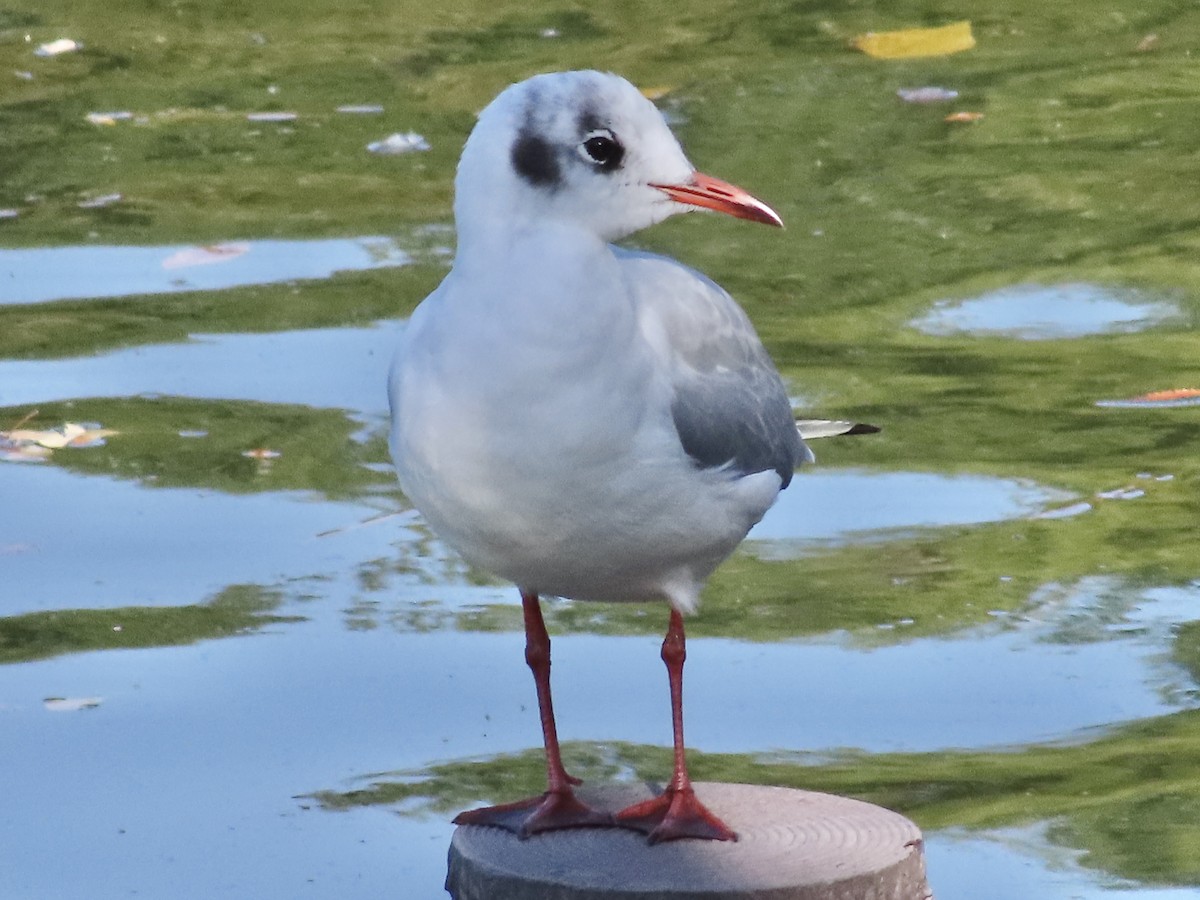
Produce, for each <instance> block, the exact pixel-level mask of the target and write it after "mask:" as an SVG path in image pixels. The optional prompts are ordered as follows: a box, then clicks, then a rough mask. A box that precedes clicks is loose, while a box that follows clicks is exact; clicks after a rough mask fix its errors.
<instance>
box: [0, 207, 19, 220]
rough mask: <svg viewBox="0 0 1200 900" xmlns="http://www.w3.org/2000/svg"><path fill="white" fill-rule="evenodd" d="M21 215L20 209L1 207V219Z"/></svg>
mask: <svg viewBox="0 0 1200 900" xmlns="http://www.w3.org/2000/svg"><path fill="white" fill-rule="evenodd" d="M19 215H21V211H20V210H19V209H0V221H3V220H4V219H15V218H17V217H18V216H19Z"/></svg>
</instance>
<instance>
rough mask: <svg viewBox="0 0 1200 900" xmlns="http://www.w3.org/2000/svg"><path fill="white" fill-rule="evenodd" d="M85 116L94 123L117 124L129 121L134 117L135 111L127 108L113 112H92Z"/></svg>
mask: <svg viewBox="0 0 1200 900" xmlns="http://www.w3.org/2000/svg"><path fill="white" fill-rule="evenodd" d="M85 118H86V119H87V120H88V121H89V122H91V123H92V124H93V125H116V124H117V123H118V122H127V121H129V120H130V119H132V118H133V113H131V112H129V110H126V109H121V110H114V111H113V112H90V113H88V114H87V116H85Z"/></svg>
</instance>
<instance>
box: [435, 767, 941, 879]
mask: <svg viewBox="0 0 1200 900" xmlns="http://www.w3.org/2000/svg"><path fill="white" fill-rule="evenodd" d="M695 787H696V794H697V795H698V796H699V798H700V799H701V801H703V802H704V803H705V804H706V805H707V806H708V807H709V808H710V809H711V810H712V811H713V812H714V813H716V814H717V815H718V816H720V817H721V818H722V819H723V820H724V821H725V823H726V824H728V825H729V826H730V827H731V828H732V829H733V830H734V831H735V832H737V834H738V840H737V841H736V842H722V841H699V840H681V841H672V842H667V843H662V844H656V845H654V846H651V845H649V844H647V842H646V838H645V836H644V835H641V834H639V833H637V832H634V831H629V830H627V829H622V828H615V827H613V828H572V829H564V830H562V831H552V832H547V833H543V834H537V835H534V836H532V837H530V838H528V839H527V840H520V839H519V838H517V836H516V835H515V834H512V833H511V832H508V831H504V830H502V829H499V828H490V827H483V826H476V825H467V826H462V827H459V828H458V829H457V830H456V831H455V832H454V837H453V839H452V841H451V844H450V860H449V874H448V875H447V878H446V890H447V891H449V892H450V895H451V896H452V897H453V898H454V900H692V898H703V900H885V898H886V900H928V898H929V897H930V896H931V894H930V892H929V888H928V886H927V884H926V881H925V858H924V852H923V844H922V839H921V832H920V830H919V829H918V828H917V826H916V825H914V824H913V823H912V822H910V821H909V820H908V819H906V818H904V817H903V816H901V815H899V814H898V813H894V812H891V811H890V810H886V809H883V808H881V807H878V806H873V805H872V804H870V803H864V802H862V801H860V800H851V799H849V798H846V797H837V796H834V795H832V794H820V793H814V792H811V791H798V790H792V789H790V788H779V787H767V786H760V785H748V784H718V783H707V782H700V783H697V784H696V785H695ZM579 796H580V798H581V799H583V800H585V801H587V802H588V803H590V804H592V805H594V806H596V807H599V808H601V809H607V810H612V811H616V810H618V809H622V808H624V807H625V806H628V805H629V804H631V803H636V802H638V801H639V800H645V799H647V798H649V797H650V796H652V792H651V790H650V789H649V788H648V787H647V786H645V785H638V784H619V785H606V786H600V787H596V788H591V789H589V790H580V792H579Z"/></svg>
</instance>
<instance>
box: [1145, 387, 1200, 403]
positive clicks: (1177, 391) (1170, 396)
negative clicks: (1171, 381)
mask: <svg viewBox="0 0 1200 900" xmlns="http://www.w3.org/2000/svg"><path fill="white" fill-rule="evenodd" d="M1197 397H1200V390H1197V389H1196V388H1173V389H1171V390H1168V391H1151V392H1150V393H1148V394H1142V396H1140V397H1134V398H1133V399H1134V400H1145V401H1147V402H1150V403H1158V402H1161V401H1163V400H1191V399H1194V398H1197Z"/></svg>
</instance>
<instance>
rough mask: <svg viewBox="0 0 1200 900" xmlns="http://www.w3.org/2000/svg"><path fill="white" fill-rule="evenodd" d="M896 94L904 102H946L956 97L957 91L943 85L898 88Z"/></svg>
mask: <svg viewBox="0 0 1200 900" xmlns="http://www.w3.org/2000/svg"><path fill="white" fill-rule="evenodd" d="M896 96H897V97H899V98H900V99H901V100H903V101H904V102H905V103H946V102H949V101H950V100H957V99H958V91H955V90H952V89H950V88H944V87H934V86H932V85H931V86H929V87H919V88H898V89H897V90H896Z"/></svg>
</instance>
